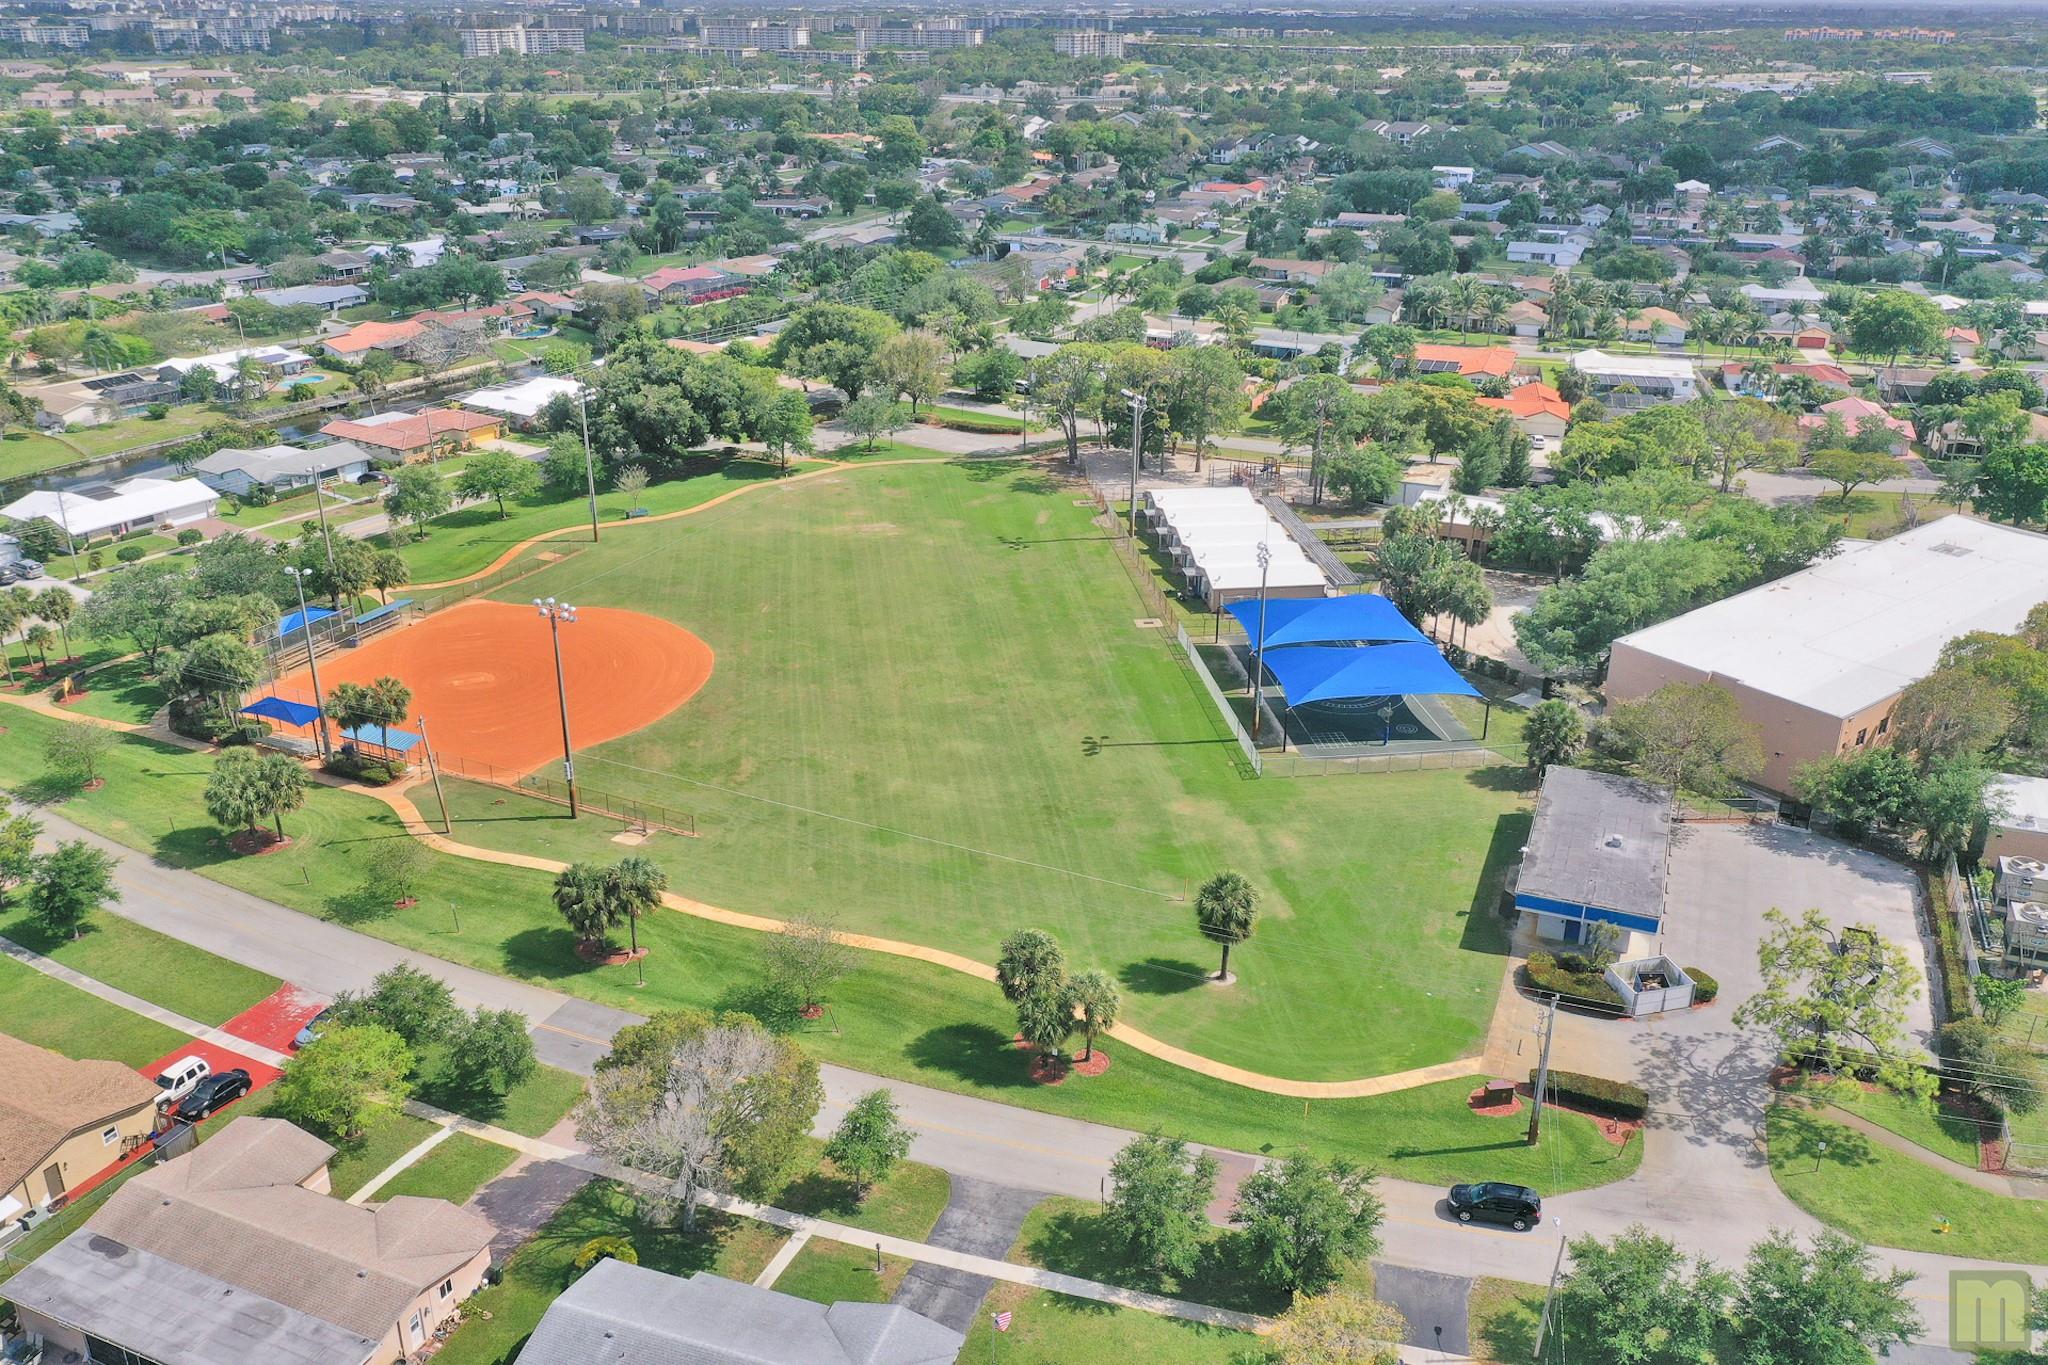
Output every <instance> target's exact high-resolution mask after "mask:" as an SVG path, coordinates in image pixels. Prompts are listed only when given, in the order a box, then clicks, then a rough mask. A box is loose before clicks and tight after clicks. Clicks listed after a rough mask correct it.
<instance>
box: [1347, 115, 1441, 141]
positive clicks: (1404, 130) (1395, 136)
mask: <svg viewBox="0 0 2048 1365" xmlns="http://www.w3.org/2000/svg"><path fill="white" fill-rule="evenodd" d="M1366 130H1367V131H1368V132H1373V133H1378V134H1379V135H1380V136H1381V137H1383V138H1385V139H1387V140H1388V141H1389V142H1393V143H1396V144H1398V145H1400V146H1402V147H1410V146H1413V145H1414V143H1415V139H1417V138H1419V137H1428V136H1429V135H1430V134H1431V133H1435V132H1442V131H1445V130H1444V129H1442V128H1441V127H1440V126H1438V125H1437V124H1433V123H1417V122H1410V121H1407V120H1396V121H1394V122H1391V123H1387V122H1381V123H1368V124H1367V125H1366Z"/></svg>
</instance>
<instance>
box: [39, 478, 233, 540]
mask: <svg viewBox="0 0 2048 1365" xmlns="http://www.w3.org/2000/svg"><path fill="white" fill-rule="evenodd" d="M219 507H220V500H219V499H218V498H217V497H215V496H214V492H213V490H212V489H211V488H208V487H207V486H206V485H205V484H203V483H200V482H199V481H198V480H197V479H156V478H150V477H148V476H146V475H139V476H137V477H135V478H132V479H124V480H122V481H121V482H120V483H89V484H85V485H83V486H82V487H78V488H66V489H62V490H56V489H39V490H37V491H35V492H33V493H28V494H25V495H23V496H22V497H19V498H16V499H15V500H14V501H13V502H10V503H8V504H7V505H6V506H5V507H0V520H7V521H32V520H34V519H35V518H37V517H47V518H49V519H50V520H51V521H54V522H56V523H57V525H58V526H59V527H61V528H62V529H63V530H64V531H65V532H67V533H68V534H69V535H70V536H71V537H72V538H73V539H74V540H76V541H78V542H80V543H84V542H86V541H90V540H93V539H95V538H97V537H99V536H108V535H112V536H119V535H126V534H127V533H128V532H130V531H152V530H160V529H170V528H173V527H178V526H187V525H190V524H191V523H192V522H195V521H205V520H206V519H207V518H209V517H211V516H213V515H214V513H215V512H216V511H217V510H219Z"/></svg>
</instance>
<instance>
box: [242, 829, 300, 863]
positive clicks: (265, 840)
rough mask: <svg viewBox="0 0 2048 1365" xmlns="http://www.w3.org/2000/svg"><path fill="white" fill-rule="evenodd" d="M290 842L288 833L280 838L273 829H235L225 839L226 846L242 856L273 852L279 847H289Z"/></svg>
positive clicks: (250, 856)
mask: <svg viewBox="0 0 2048 1365" xmlns="http://www.w3.org/2000/svg"><path fill="white" fill-rule="evenodd" d="M291 842H292V841H291V837H290V836H289V835H287V836H286V837H284V838H282V839H280V838H278V837H277V834H276V832H275V831H274V830H267V829H243V830H237V831H235V832H234V833H233V834H230V835H229V836H228V840H227V843H228V847H229V848H231V849H233V850H234V851H235V852H236V853H238V854H240V855H241V856H242V857H244V858H252V857H259V856H261V855H262V854H265V853H275V852H277V851H278V850H279V849H281V848H289V847H291Z"/></svg>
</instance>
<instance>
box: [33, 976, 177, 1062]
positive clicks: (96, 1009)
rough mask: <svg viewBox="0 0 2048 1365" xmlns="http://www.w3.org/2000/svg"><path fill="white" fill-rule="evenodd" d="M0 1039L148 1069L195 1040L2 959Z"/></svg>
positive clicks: (65, 1053) (68, 1055)
mask: <svg viewBox="0 0 2048 1365" xmlns="http://www.w3.org/2000/svg"><path fill="white" fill-rule="evenodd" d="M0 1033H8V1034H12V1035H13V1036H14V1037H16V1038H19V1039H21V1040H22V1041H23V1042H25V1043H34V1044H35V1045H36V1046H37V1047H46V1048H49V1049H50V1050H51V1051H52V1052H61V1053H63V1054H64V1055H65V1056H67V1057H76V1058H80V1059H85V1058H105V1059H107V1060H110V1061H116V1062H123V1063H125V1064H127V1065H129V1066H134V1067H141V1066H147V1065H148V1064H149V1063H151V1062H153V1061H155V1060H156V1059H157V1058H159V1057H163V1056H167V1055H168V1054H170V1053H171V1052H173V1051H175V1050H176V1049H178V1048H180V1047H182V1046H184V1045H185V1044H186V1043H187V1042H190V1041H191V1040H190V1039H189V1038H187V1037H186V1036H185V1035H184V1034H182V1033H180V1032H178V1031H177V1030H176V1029H174V1028H167V1027H166V1026H164V1025H162V1024H159V1023H157V1022H155V1021H154V1020H151V1019H145V1018H143V1017H142V1016H141V1015H139V1014H131V1013H129V1012H128V1011H127V1010H124V1009H122V1008H121V1007H120V1006H119V1005H111V1004H108V1003H107V1002H106V1001H104V1000H102V999H100V998H99V997H98V996H96V995H88V994H87V993H86V992H84V991H82V990H79V989H78V988H77V987H76V986H69V985H66V984H65V983H64V982H62V981H59V980H57V979H55V978H54V977H48V976H44V975H43V974H42V973H41V972H39V971H37V970H36V969H35V968H33V967H30V966H27V965H25V964H23V963H20V962H16V961H15V960H14V959H13V958H10V957H0Z"/></svg>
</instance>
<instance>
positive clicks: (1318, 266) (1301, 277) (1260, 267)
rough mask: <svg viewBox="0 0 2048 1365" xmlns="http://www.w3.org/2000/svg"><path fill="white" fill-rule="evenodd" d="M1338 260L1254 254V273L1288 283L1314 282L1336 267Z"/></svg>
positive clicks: (1264, 277) (1252, 265)
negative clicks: (1298, 258)
mask: <svg viewBox="0 0 2048 1365" xmlns="http://www.w3.org/2000/svg"><path fill="white" fill-rule="evenodd" d="M1338 264H1339V262H1336V261H1296V260H1289V259H1286V258H1283V257H1279V256H1254V257H1253V258H1252V264H1251V269H1252V273H1253V274H1255V275H1257V276H1259V277H1261V278H1263V279H1268V280H1284V281H1285V282H1287V283H1288V284H1314V283H1316V282H1317V281H1318V280H1320V279H1322V278H1323V276H1325V275H1327V274H1329V273H1330V272H1331V271H1332V270H1334V269H1336V268H1337V266H1338Z"/></svg>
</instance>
